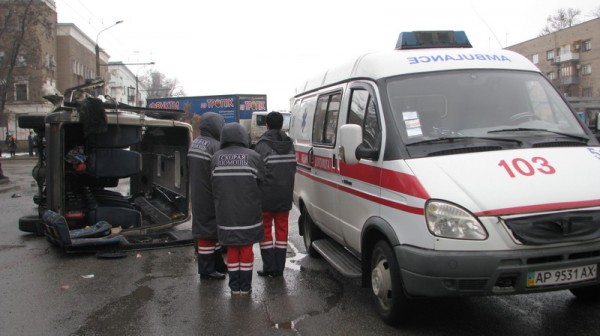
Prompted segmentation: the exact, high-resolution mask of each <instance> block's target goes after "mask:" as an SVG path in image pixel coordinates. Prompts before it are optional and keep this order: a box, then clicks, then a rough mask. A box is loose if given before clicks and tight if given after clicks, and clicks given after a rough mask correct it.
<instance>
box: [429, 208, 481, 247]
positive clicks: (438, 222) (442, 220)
mask: <svg viewBox="0 0 600 336" xmlns="http://www.w3.org/2000/svg"><path fill="white" fill-rule="evenodd" d="M425 219H426V221H427V227H428V228H429V231H431V233H432V234H433V235H435V236H437V237H443V238H452V239H470V240H484V239H486V238H487V236H488V235H487V232H486V231H485V229H484V227H483V225H482V224H481V223H480V222H479V221H478V220H477V218H475V217H474V216H473V215H471V214H470V213H469V212H467V211H466V210H464V209H462V208H460V207H458V206H456V205H453V204H450V203H446V202H441V201H429V202H428V203H427V205H426V206H425Z"/></svg>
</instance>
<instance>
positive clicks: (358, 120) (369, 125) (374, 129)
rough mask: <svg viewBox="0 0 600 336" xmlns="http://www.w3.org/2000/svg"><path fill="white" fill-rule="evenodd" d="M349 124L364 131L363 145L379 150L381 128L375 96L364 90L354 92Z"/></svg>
mask: <svg viewBox="0 0 600 336" xmlns="http://www.w3.org/2000/svg"><path fill="white" fill-rule="evenodd" d="M348 124H356V125H359V126H361V127H362V129H363V143H364V144H366V145H367V146H368V147H369V148H371V149H378V148H379V145H380V143H381V126H380V124H379V119H378V117H377V107H376V105H375V101H374V99H373V96H372V95H371V94H369V91H367V90H364V89H354V90H352V98H351V102H350V111H349V113H348Z"/></svg>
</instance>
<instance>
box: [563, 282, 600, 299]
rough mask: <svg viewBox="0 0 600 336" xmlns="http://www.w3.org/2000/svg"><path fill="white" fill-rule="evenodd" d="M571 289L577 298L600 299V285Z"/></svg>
mask: <svg viewBox="0 0 600 336" xmlns="http://www.w3.org/2000/svg"><path fill="white" fill-rule="evenodd" d="M570 291H571V293H572V294H573V295H575V297H576V298H577V300H581V301H586V302H598V301H600V285H592V286H588V287H579V288H571V289H570Z"/></svg>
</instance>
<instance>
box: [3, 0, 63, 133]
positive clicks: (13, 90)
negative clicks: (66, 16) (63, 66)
mask: <svg viewBox="0 0 600 336" xmlns="http://www.w3.org/2000/svg"><path fill="white" fill-rule="evenodd" d="M27 3H28V2H27V1H4V0H2V1H0V30H1V32H2V38H0V92H2V95H1V96H0V99H4V98H5V100H4V102H3V103H4V113H3V115H2V116H3V118H4V120H3V122H2V123H0V125H1V126H2V127H0V137H2V139H4V137H5V136H6V134H7V133H10V134H13V135H16V137H17V140H26V139H27V136H28V135H29V130H25V129H20V128H18V127H17V126H18V125H17V122H16V115H18V114H19V113H43V112H46V111H48V110H49V109H50V107H51V104H50V103H48V102H47V101H46V100H45V99H44V98H43V96H44V95H45V94H47V92H49V91H51V90H52V88H54V87H56V76H57V72H58V68H57V54H56V47H57V45H56V28H55V27H56V6H55V3H54V1H51V0H35V1H34V2H33V3H32V5H31V7H27ZM26 11H27V12H26ZM25 13H27V15H26V16H25V17H24V15H25ZM23 27H25V29H23ZM15 42H20V46H19V49H18V50H19V52H18V53H16V54H15V53H13V50H16V49H15V47H14V46H15ZM13 55H16V62H14V67H11V65H12V64H13V61H12V59H13ZM11 68H12V75H11V76H10V77H9V76H8V72H9V70H10V69H11Z"/></svg>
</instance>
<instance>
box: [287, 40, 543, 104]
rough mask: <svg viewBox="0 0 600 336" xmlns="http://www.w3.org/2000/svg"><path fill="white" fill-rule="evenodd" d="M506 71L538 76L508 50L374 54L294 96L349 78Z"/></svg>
mask: <svg viewBox="0 0 600 336" xmlns="http://www.w3.org/2000/svg"><path fill="white" fill-rule="evenodd" d="M458 69H509V70H524V71H535V72H539V69H538V68H537V67H536V66H535V65H533V63H531V62H530V61H529V60H528V59H527V58H525V57H524V56H522V55H520V54H518V53H515V52H512V51H508V50H481V49H472V48H450V49H410V50H390V51H383V52H375V53H369V54H364V55H362V56H359V57H358V58H356V59H355V60H354V61H350V62H347V63H344V64H341V65H339V66H337V67H333V68H330V69H329V70H327V71H325V72H324V73H321V74H320V75H318V76H315V77H313V78H311V79H309V80H308V81H306V83H304V84H302V85H300V86H299V87H298V88H297V89H296V94H297V95H299V94H302V93H304V92H308V91H312V90H315V89H318V88H320V87H325V86H328V85H332V84H335V83H339V82H342V81H345V80H348V79H351V78H355V79H358V78H363V79H372V80H378V79H381V78H385V77H392V76H398V75H406V74H414V73H423V72H432V71H445V70H458Z"/></svg>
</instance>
